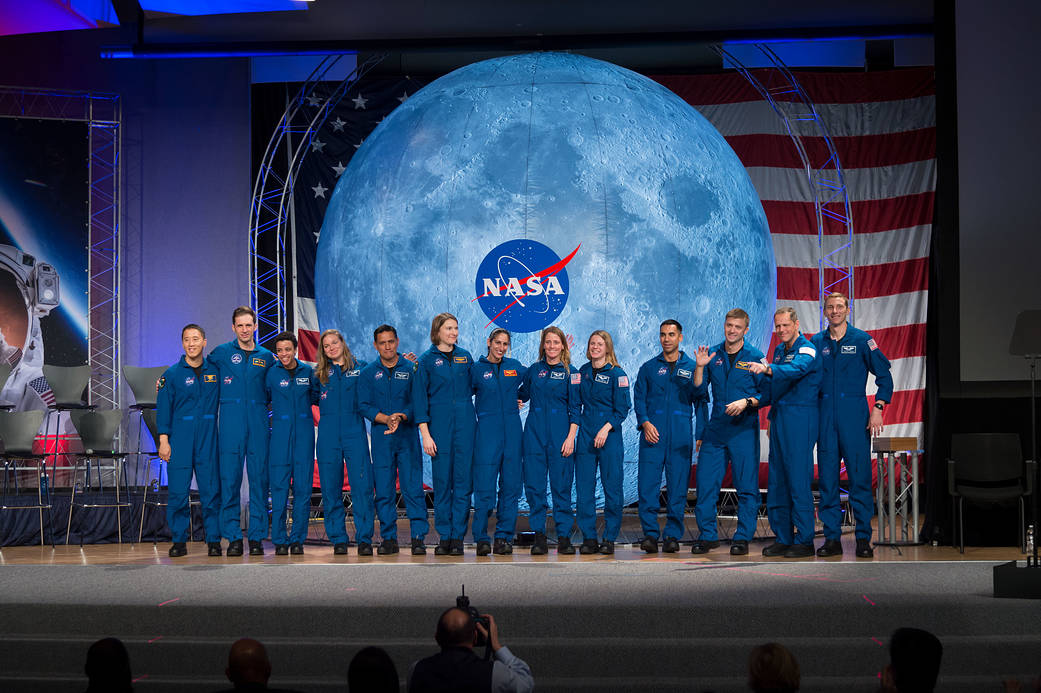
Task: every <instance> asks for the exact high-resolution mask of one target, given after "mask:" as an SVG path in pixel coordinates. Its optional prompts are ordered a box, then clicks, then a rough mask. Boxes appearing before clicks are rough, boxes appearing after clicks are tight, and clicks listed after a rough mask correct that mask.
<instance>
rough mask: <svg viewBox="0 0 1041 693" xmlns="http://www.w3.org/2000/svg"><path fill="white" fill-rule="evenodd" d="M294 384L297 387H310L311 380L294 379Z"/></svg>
mask: <svg viewBox="0 0 1041 693" xmlns="http://www.w3.org/2000/svg"><path fill="white" fill-rule="evenodd" d="M296 384H297V385H310V384H311V379H310V378H297V379H296Z"/></svg>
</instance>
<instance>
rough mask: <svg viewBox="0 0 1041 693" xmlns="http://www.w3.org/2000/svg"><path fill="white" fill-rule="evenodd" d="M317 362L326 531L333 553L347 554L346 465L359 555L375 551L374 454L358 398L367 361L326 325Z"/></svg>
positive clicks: (320, 472)
mask: <svg viewBox="0 0 1041 693" xmlns="http://www.w3.org/2000/svg"><path fill="white" fill-rule="evenodd" d="M318 344H319V351H318V363H317V364H316V365H317V367H316V368H315V376H316V377H317V378H318V444H317V452H318V484H319V486H321V489H322V506H323V508H324V513H325V533H326V536H328V537H329V541H330V542H332V545H333V554H335V555H337V556H342V555H345V554H346V553H347V546H348V544H349V543H350V541H349V539H348V537H347V527H346V521H347V512H346V510H345V509H344V507H343V467H344V462H345V461H346V463H347V480H348V481H349V482H350V486H351V510H352V512H353V515H354V529H355V534H354V538H355V540H356V541H357V542H358V555H359V556H371V555H372V531H373V526H374V522H375V520H374V515H375V508H374V504H373V499H372V494H373V481H372V458H371V457H370V456H369V439H368V435H367V434H366V432H365V419H364V418H363V417H362V413H361V407H360V405H359V398H358V383H359V382H360V381H361V371H362V369H363V368H364V367H365V366H366V363H365V362H364V361H358V360H356V359H355V358H354V355H353V354H352V353H351V350H350V349H348V348H347V344H346V343H345V342H344V341H343V335H342V334H340V332H339V331H338V330H325V331H323V332H322V334H321V336H320V338H319V342H318Z"/></svg>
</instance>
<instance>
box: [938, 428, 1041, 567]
mask: <svg viewBox="0 0 1041 693" xmlns="http://www.w3.org/2000/svg"><path fill="white" fill-rule="evenodd" d="M1035 464H1036V463H1035V461H1034V460H1026V461H1024V460H1023V452H1022V449H1021V447H1020V444H1019V434H1018V433H959V434H956V435H954V436H952V437H951V457H950V459H948V460H947V491H948V492H949V493H950V494H951V497H952V498H954V499H955V500H956V502H955V503H954V504H953V505H952V508H951V513H952V518H951V520H952V522H953V523H954V525H955V526H957V528H958V548H959V550H960V551H961V552H962V553H965V527H964V507H963V505H964V501H965V499H968V500H970V501H973V502H976V503H982V504H997V503H1003V502H1007V501H1011V500H1016V499H1018V500H1019V544H1020V549H1021V550H1022V551H1024V552H1025V551H1026V537H1025V531H1024V526H1025V524H1026V523H1025V514H1026V498H1027V497H1028V496H1029V495H1030V493H1031V491H1032V489H1033V480H1034V465H1035ZM955 515H956V516H957V521H956V522H955V517H954V516H955Z"/></svg>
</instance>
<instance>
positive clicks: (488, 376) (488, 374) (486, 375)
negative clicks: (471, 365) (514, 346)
mask: <svg viewBox="0 0 1041 693" xmlns="http://www.w3.org/2000/svg"><path fill="white" fill-rule="evenodd" d="M484 379H485V380H491V379H492V372H491V371H485V372H484Z"/></svg>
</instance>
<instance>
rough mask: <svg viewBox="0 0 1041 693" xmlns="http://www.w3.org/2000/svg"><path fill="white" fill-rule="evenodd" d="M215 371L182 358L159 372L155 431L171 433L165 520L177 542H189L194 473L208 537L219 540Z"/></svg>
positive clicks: (217, 385)
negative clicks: (190, 493)
mask: <svg viewBox="0 0 1041 693" xmlns="http://www.w3.org/2000/svg"><path fill="white" fill-rule="evenodd" d="M219 396H220V383H219V382H218V380H217V369H216V368H215V367H214V366H213V364H212V363H209V362H207V361H206V360H203V363H202V367H201V371H200V372H199V373H198V374H196V372H195V369H193V368H192V367H191V366H189V365H188V362H187V361H186V360H185V358H184V357H183V356H182V357H181V360H180V361H178V362H177V363H175V364H174V365H172V366H170V367H169V368H167V369H166V371H164V372H163V377H162V378H160V379H159V392H158V395H157V396H156V431H157V433H158V435H163V434H166V435H167V436H169V437H170V461H169V463H168V464H167V466H166V474H167V479H168V486H167V488H168V498H167V505H166V522H167V524H168V525H170V534H171V535H172V539H173V541H174V542H175V543H177V542H186V541H188V527H189V516H188V515H189V512H191V508H190V506H189V505H188V492H189V489H190V488H191V483H192V471H193V470H194V472H195V481H196V484H197V485H198V487H199V500H200V501H201V503H202V521H203V526H204V527H205V528H206V541H207V542H219V541H220V475H219V474H218V471H217V404H218V401H219V399H218V398H219Z"/></svg>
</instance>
